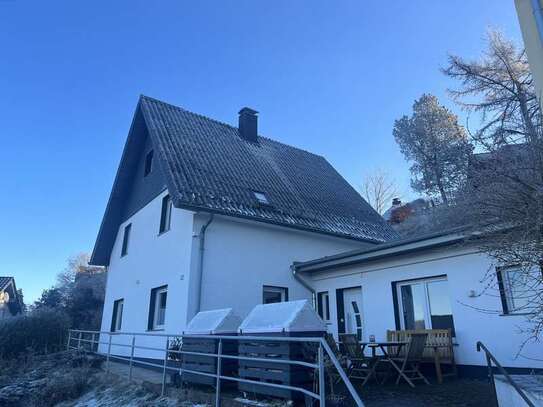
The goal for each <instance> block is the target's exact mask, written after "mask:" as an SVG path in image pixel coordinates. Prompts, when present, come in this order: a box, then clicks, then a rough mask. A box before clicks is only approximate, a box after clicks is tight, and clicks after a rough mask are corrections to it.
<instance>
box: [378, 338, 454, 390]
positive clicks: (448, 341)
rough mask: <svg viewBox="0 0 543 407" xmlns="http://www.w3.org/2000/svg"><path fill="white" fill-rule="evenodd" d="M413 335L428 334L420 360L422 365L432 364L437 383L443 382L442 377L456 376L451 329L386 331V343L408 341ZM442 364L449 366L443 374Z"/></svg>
mask: <svg viewBox="0 0 543 407" xmlns="http://www.w3.org/2000/svg"><path fill="white" fill-rule="evenodd" d="M414 333H426V334H428V339H427V341H426V348H425V349H424V352H423V354H422V359H423V363H433V364H434V366H435V370H436V378H437V381H438V383H442V382H443V377H446V376H458V370H457V368H456V361H455V359H454V345H453V341H452V338H453V336H452V331H451V329H418V330H403V331H387V341H390V342H396V341H409V338H410V337H411V335H412V334H414ZM402 352H404V350H402ZM444 364H445V365H450V371H449V372H447V373H445V374H443V372H442V365H444Z"/></svg>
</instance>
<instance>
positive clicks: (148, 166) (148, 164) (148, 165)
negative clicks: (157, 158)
mask: <svg viewBox="0 0 543 407" xmlns="http://www.w3.org/2000/svg"><path fill="white" fill-rule="evenodd" d="M152 169H153V150H151V151H149V152H148V153H147V155H146V156H145V169H144V171H143V176H144V177H146V176H147V175H149V174H150V173H151V170H152Z"/></svg>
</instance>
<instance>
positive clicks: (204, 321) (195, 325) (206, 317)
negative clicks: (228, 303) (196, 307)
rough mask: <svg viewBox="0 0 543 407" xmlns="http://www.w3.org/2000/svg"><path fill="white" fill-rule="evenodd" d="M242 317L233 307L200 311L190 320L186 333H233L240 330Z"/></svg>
mask: <svg viewBox="0 0 543 407" xmlns="http://www.w3.org/2000/svg"><path fill="white" fill-rule="evenodd" d="M240 324H241V318H240V317H238V316H237V315H236V314H234V312H233V311H232V308H224V309H215V310H211V311H202V312H199V313H198V314H196V315H195V316H194V318H192V320H191V321H190V322H189V324H188V326H187V329H185V332H184V333H185V334H188V335H231V334H235V333H236V332H237V331H238V328H239V325H240Z"/></svg>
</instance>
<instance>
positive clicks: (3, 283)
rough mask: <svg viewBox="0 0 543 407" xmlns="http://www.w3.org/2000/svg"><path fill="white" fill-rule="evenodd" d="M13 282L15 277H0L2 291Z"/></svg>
mask: <svg viewBox="0 0 543 407" xmlns="http://www.w3.org/2000/svg"><path fill="white" fill-rule="evenodd" d="M12 281H13V277H1V276H0V291H2V290H4V289H5V288H6V287H7V286H8V284H9V283H11V282H12Z"/></svg>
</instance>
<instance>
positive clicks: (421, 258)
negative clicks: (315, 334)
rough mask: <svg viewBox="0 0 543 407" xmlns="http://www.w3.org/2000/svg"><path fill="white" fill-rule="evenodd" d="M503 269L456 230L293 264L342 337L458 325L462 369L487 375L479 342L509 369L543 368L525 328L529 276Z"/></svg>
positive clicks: (458, 356) (539, 351)
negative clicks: (494, 284)
mask: <svg viewBox="0 0 543 407" xmlns="http://www.w3.org/2000/svg"><path fill="white" fill-rule="evenodd" d="M499 266H500V265H497V264H494V262H493V261H492V259H490V258H489V257H488V256H487V255H486V254H484V253H482V252H481V250H480V249H478V248H477V245H476V241H475V242H474V241H471V240H466V239H465V235H464V234H463V233H462V231H461V230H459V229H456V230H449V231H446V232H440V233H433V234H427V235H424V236H418V237H416V238H411V239H405V240H399V241H395V242H391V243H385V244H381V245H378V246H374V247H370V248H365V249H358V250H354V251H348V252H345V253H341V254H338V255H335V256H328V257H322V258H320V259H315V260H311V261H307V262H301V263H295V264H294V265H293V268H294V270H295V271H296V273H298V274H302V275H303V276H304V277H305V278H306V280H307V281H309V283H310V285H311V286H312V287H313V289H314V291H315V292H316V296H317V298H318V304H319V307H318V308H319V313H320V314H321V316H322V317H323V318H324V319H325V321H326V322H327V324H328V327H329V331H330V332H332V333H333V334H334V335H335V336H336V337H337V335H338V334H340V333H354V334H358V335H359V337H360V338H361V339H362V340H364V341H368V340H369V337H370V335H375V337H376V339H377V340H385V339H386V331H387V330H394V329H423V328H425V329H430V328H435V329H441V328H451V329H452V330H453V331H454V334H455V339H454V341H455V343H456V344H457V346H455V349H454V353H455V357H456V360H457V363H458V364H459V367H460V372H461V373H463V372H464V373H465V372H467V373H483V374H484V372H485V369H486V360H485V357H484V355H483V354H481V353H478V352H477V351H476V348H475V344H476V343H477V341H482V342H483V343H484V344H485V345H486V346H487V347H488V348H489V349H490V350H491V351H492V353H493V354H494V355H495V356H496V358H497V359H498V360H499V361H500V363H501V364H502V365H503V366H506V367H514V368H527V369H528V370H530V369H533V368H536V369H543V360H542V357H541V356H542V355H543V352H542V348H541V343H537V342H533V341H527V342H526V343H525V344H524V342H525V341H526V339H528V338H529V333H528V332H523V329H524V330H529V329H530V325H529V324H528V323H527V321H526V308H527V307H528V306H529V304H526V301H527V299H526V289H527V287H525V286H524V285H523V281H522V279H521V278H520V277H522V275H523V274H521V273H520V274H519V273H516V271H517V270H518V269H516V268H515V267H509V268H504V267H499ZM535 272H536V273H540V272H541V270H536V271H535ZM493 278H494V280H492V279H493ZM490 281H497V282H498V284H499V285H500V287H499V289H498V287H494V286H492V285H491V284H490ZM487 285H488V286H489V287H487Z"/></svg>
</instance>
